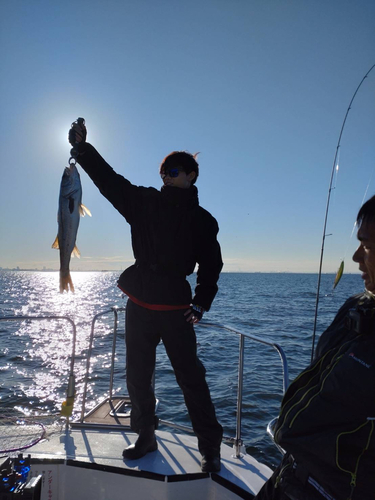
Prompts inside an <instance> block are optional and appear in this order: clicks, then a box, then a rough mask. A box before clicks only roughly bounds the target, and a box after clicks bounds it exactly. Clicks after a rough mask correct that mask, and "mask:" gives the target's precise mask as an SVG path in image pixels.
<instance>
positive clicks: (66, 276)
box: [60, 271, 74, 293]
mask: <svg viewBox="0 0 375 500" xmlns="http://www.w3.org/2000/svg"><path fill="white" fill-rule="evenodd" d="M64 291H67V292H69V291H71V292H72V293H74V285H73V281H72V278H71V276H70V272H69V271H60V293H64Z"/></svg>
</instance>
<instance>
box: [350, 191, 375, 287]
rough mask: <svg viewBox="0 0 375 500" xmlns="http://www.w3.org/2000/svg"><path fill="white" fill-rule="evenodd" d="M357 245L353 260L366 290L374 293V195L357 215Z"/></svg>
mask: <svg viewBox="0 0 375 500" xmlns="http://www.w3.org/2000/svg"><path fill="white" fill-rule="evenodd" d="M357 226H358V232H357V238H358V240H359V242H360V243H359V246H358V248H357V250H356V251H355V252H354V255H353V260H354V262H357V263H358V264H359V270H360V271H362V279H363V280H364V282H365V287H366V290H368V291H369V292H372V293H375V196H373V197H372V198H370V199H369V200H367V201H366V203H365V204H364V205H362V207H361V208H360V210H359V212H358V215H357Z"/></svg>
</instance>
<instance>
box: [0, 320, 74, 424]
mask: <svg viewBox="0 0 375 500" xmlns="http://www.w3.org/2000/svg"><path fill="white" fill-rule="evenodd" d="M28 320H30V321H51V320H58V321H60V320H63V321H67V322H68V323H70V325H71V327H72V331H73V338H72V355H71V359H70V370H69V378H68V388H67V391H66V394H67V398H74V396H75V375H74V360H75V355H76V340H77V328H76V325H75V323H74V321H73V320H72V319H71V318H69V317H68V316H54V315H49V316H3V317H0V321H28ZM68 424H69V416H67V417H66V425H68Z"/></svg>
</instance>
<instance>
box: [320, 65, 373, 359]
mask: <svg viewBox="0 0 375 500" xmlns="http://www.w3.org/2000/svg"><path fill="white" fill-rule="evenodd" d="M374 68H375V64H374V65H373V66H371V68H370V69H369V70H368V71H367V73H366V74H365V76H364V77H363V78H362V80H361V82H360V84H359V85H358V87H357V88H356V91H355V92H354V94H353V97H352V98H351V101H350V103H349V106H348V109H347V110H346V114H345V118H344V121H343V122H342V126H341V131H340V135H339V139H338V141H337V146H336V154H335V157H334V160H333V165H332V171H331V179H330V183H329V188H328V197H327V205H326V212H325V217H324V226H323V238H322V248H321V251H320V262H319V274H318V286H317V291H316V302H315V316H314V330H313V340H312V348H311V361H312V360H313V357H314V349H315V336H316V325H317V321H318V307H319V294H320V282H321V277H322V266H323V254H324V243H325V239H326V236H328V235H327V234H326V229H327V220H328V211H329V202H330V199H331V192H332V183H333V177H334V173H335V169H336V160H337V156H338V153H339V149H340V145H341V137H342V134H343V131H344V128H345V123H346V119H347V118H348V114H349V111H350V109H351V106H352V104H353V101H354V99H355V96H356V95H357V93H358V91H359V89H360V88H361V85H362V83H363V82H364V81H365V80H366V78H367V77H368V75H369V74H370V73H371V71H372V70H373V69H374ZM343 270H344V265H343V262H342V263H341V265H340V268H339V271H338V275H339V273H340V274H341V275H342V273H343ZM340 277H341V276H336V279H335V285H337V283H338V282H339V279H340ZM337 278H338V279H337Z"/></svg>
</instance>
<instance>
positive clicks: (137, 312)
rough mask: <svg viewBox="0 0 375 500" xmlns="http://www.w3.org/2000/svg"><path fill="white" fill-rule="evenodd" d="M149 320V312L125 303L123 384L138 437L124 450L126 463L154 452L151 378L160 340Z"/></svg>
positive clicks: (131, 303)
mask: <svg viewBox="0 0 375 500" xmlns="http://www.w3.org/2000/svg"><path fill="white" fill-rule="evenodd" d="M151 316H152V312H151V311H149V310H147V309H145V308H143V307H140V306H138V305H136V304H134V302H132V301H131V300H128V303H127V306H126V322H125V341H126V383H127V387H128V392H129V396H130V400H131V405H132V410H131V417H130V423H131V428H132V430H133V431H135V432H137V433H139V438H138V440H137V442H136V444H135V445H131V446H130V447H128V448H127V449H125V450H124V453H123V456H124V458H128V459H137V458H141V456H143V455H145V454H146V453H147V452H148V451H154V450H156V448H157V445H156V440H155V435H154V431H155V424H156V417H155V395H154V390H153V387H152V375H153V372H154V369H155V351H156V346H157V344H158V343H159V337H158V335H157V334H155V333H154V331H155V330H154V328H153V325H154V322H153V320H152V317H151Z"/></svg>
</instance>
